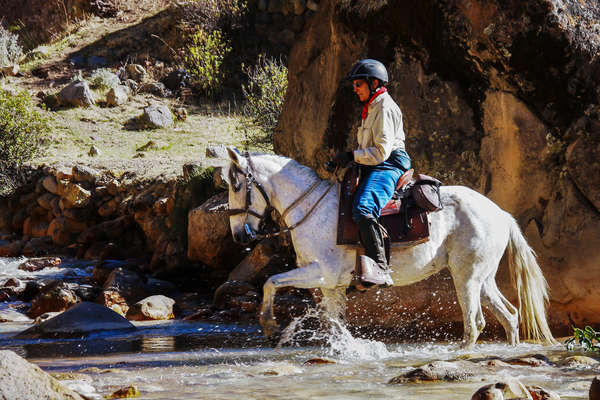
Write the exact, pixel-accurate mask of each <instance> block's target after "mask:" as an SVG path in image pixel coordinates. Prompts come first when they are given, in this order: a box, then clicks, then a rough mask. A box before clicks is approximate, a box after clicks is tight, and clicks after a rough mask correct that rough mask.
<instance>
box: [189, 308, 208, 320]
mask: <svg viewBox="0 0 600 400" xmlns="http://www.w3.org/2000/svg"><path fill="white" fill-rule="evenodd" d="M214 312H215V310H214V309H213V308H211V307H201V308H199V309H198V310H196V312H194V313H193V314H189V315H186V316H185V317H183V320H184V321H204V320H207V319H210V318H211V317H212V316H213V315H214Z"/></svg>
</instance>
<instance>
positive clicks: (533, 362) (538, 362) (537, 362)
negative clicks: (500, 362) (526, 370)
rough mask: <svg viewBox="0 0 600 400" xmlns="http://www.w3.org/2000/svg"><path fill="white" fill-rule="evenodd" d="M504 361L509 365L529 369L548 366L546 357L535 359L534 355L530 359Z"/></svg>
mask: <svg viewBox="0 0 600 400" xmlns="http://www.w3.org/2000/svg"><path fill="white" fill-rule="evenodd" d="M504 361H505V362H507V363H508V364H511V365H525V366H530V367H542V366H546V365H550V361H549V360H548V359H547V358H546V357H544V356H541V357H540V356H537V357H536V355H533V356H531V357H519V358H510V359H508V360H504Z"/></svg>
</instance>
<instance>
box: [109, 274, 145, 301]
mask: <svg viewBox="0 0 600 400" xmlns="http://www.w3.org/2000/svg"><path fill="white" fill-rule="evenodd" d="M103 289H104V290H105V291H106V290H113V291H116V292H118V293H120V294H121V296H123V298H125V299H127V302H128V303H135V302H137V301H140V300H141V299H143V298H145V297H147V296H148V293H147V291H146V285H145V282H144V280H143V278H142V276H141V275H140V274H138V273H137V272H135V271H130V270H126V269H122V268H117V269H115V270H113V271H112V272H111V273H110V275H109V276H108V278H107V279H106V282H105V283H104V286H103Z"/></svg>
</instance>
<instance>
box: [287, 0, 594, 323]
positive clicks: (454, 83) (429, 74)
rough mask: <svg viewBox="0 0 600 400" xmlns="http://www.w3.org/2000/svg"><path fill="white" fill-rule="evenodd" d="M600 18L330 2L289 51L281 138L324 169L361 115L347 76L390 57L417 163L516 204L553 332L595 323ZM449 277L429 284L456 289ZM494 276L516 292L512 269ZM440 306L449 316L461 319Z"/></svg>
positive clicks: (580, 4)
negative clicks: (365, 61)
mask: <svg viewBox="0 0 600 400" xmlns="http://www.w3.org/2000/svg"><path fill="white" fill-rule="evenodd" d="M598 20H600V5H599V4H598V3H597V2H596V1H595V0H581V1H579V0H564V1H556V0H520V1H505V2H496V1H489V0H418V1H417V0H408V1H407V0H388V1H377V2H374V1H367V0H364V1H362V0H358V1H353V2H350V1H334V0H324V1H322V2H321V4H320V10H319V12H318V13H317V14H316V15H315V17H314V18H313V19H312V21H311V22H310V24H308V26H307V27H306V28H305V30H304V33H303V36H302V37H301V40H300V41H299V42H298V43H297V44H296V46H295V47H294V48H293V49H292V54H291V56H290V63H289V64H290V70H289V79H290V82H289V89H288V94H287V99H286V102H285V105H284V109H283V112H282V115H281V118H280V123H279V127H278V132H277V133H276V137H275V144H276V150H277V151H278V152H280V153H283V154H285V155H288V156H291V157H294V158H296V159H297V160H299V161H300V162H302V163H305V164H307V165H310V166H312V167H314V168H316V169H317V170H318V171H319V172H320V173H321V174H323V175H324V174H325V172H324V170H323V169H322V165H323V163H324V161H325V160H327V159H328V158H330V157H331V155H332V154H333V152H334V151H336V150H340V149H342V148H345V147H350V146H351V139H349V138H351V137H353V133H354V131H355V129H356V124H357V123H358V120H359V119H360V117H359V115H360V104H358V103H357V102H356V100H355V99H354V95H353V94H352V91H351V88H350V87H349V85H346V84H344V81H343V78H344V76H345V74H346V73H347V72H348V71H349V69H350V67H351V66H352V64H353V62H355V61H356V60H358V59H360V58H364V57H369V58H376V59H379V60H381V61H382V62H384V63H385V64H386V65H387V66H388V71H389V73H390V81H391V82H390V84H389V89H390V91H391V94H392V97H394V99H395V100H396V101H397V102H398V104H399V105H400V108H401V109H402V111H403V114H404V123H405V129H406V133H407V138H408V139H407V147H408V151H409V153H410V154H411V156H412V157H413V161H414V165H415V167H416V168H417V169H418V170H419V171H420V172H423V173H427V174H430V175H435V176H437V177H439V178H441V179H442V180H443V181H444V183H446V184H463V185H467V186H470V187H473V188H475V189H477V190H479V191H480V192H482V193H484V194H485V195H487V196H488V197H490V198H491V199H492V200H494V201H495V202H497V203H498V204H499V205H500V206H501V207H502V208H504V209H505V210H507V211H508V212H510V213H512V214H513V216H515V218H516V219H517V221H518V222H519V223H520V225H521V227H522V229H523V230H524V232H525V234H526V236H527V238H528V240H529V243H530V244H531V245H532V246H533V247H534V249H535V250H536V252H537V253H538V256H539V262H540V265H541V266H542V268H543V270H544V272H545V275H546V278H547V279H548V282H549V284H550V289H551V307H550V311H549V317H550V323H551V325H552V327H553V328H554V332H555V333H557V334H558V333H561V332H566V331H567V330H568V329H569V328H570V326H571V324H575V325H583V324H598V323H600V317H599V315H600V289H599V287H600V285H599V284H598V283H599V280H600V278H599V277H600V256H599V255H598V253H597V251H595V249H596V248H598V246H599V245H600V223H599V222H600V192H599V190H598V187H600V181H599V180H600V178H599V177H600V163H599V162H598V157H599V156H600V119H599V118H600V113H599V111H600V107H598V106H597V104H598V103H600V91H599V90H598V89H597V82H598V78H600V63H599V62H598V59H597V57H596V54H597V53H598V50H599V49H600V24H598V23H597V21H598ZM445 280H447V277H438V278H437V281H436V280H435V279H434V280H430V281H428V283H426V284H421V285H422V287H421V289H423V288H426V290H429V289H431V290H433V289H434V288H440V290H438V294H439V295H441V296H444V297H445V298H447V299H448V300H449V301H452V300H453V299H454V298H455V297H454V294H452V293H451V292H452V291H453V288H452V285H447V284H445ZM498 281H499V284H500V286H501V289H502V290H503V291H504V292H505V293H508V294H509V296H511V297H513V298H514V293H513V294H512V295H511V290H510V289H509V288H510V282H509V278H508V274H507V273H506V268H504V267H503V268H501V271H500V274H499V275H498ZM423 285H424V286H423ZM427 288H429V289H427ZM407 290H409V291H410V290H413V289H393V290H391V291H392V292H394V293H395V294H397V297H395V299H393V300H390V302H396V303H398V301H400V302H403V300H402V299H403V293H407ZM440 292H441V293H440ZM392 297H394V296H392ZM406 301H407V302H409V301H408V300H406ZM356 302H358V303H361V300H360V299H358V300H356ZM358 303H357V304H358ZM367 303H368V302H367ZM409 303H410V304H408V303H407V307H405V308H407V309H408V311H409V312H412V313H414V314H416V313H420V312H424V311H426V310H427V309H430V308H431V307H430V303H431V299H429V298H428V299H423V301H420V302H419V301H417V300H415V298H411V300H410V302H409ZM357 304H355V305H354V306H351V311H352V309H363V306H361V305H357ZM456 311H458V310H456ZM431 312H433V311H431ZM431 312H430V313H431ZM383 314H385V313H383ZM437 314H439V313H437ZM442 314H443V315H440V316H439V321H440V323H441V324H447V323H448V322H451V321H453V320H455V319H456V312H454V313H450V314H453V315H454V316H452V315H450V314H448V312H447V309H446V311H445V312H444V313H442ZM357 315H358V314H357ZM388 315H389V314H388ZM434 315H435V313H434ZM356 320H357V321H358V322H360V318H359V317H357V318H356ZM458 320H460V317H458ZM488 320H489V318H488ZM379 322H380V323H381V324H382V325H387V326H390V325H393V324H397V323H398V321H396V320H394V321H389V320H385V319H384V318H383V317H382V318H379Z"/></svg>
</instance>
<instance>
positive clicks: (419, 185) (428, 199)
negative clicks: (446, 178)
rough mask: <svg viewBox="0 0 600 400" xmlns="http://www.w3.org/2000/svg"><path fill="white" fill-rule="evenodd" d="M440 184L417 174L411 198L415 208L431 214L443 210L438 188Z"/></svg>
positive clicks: (429, 177)
mask: <svg viewBox="0 0 600 400" xmlns="http://www.w3.org/2000/svg"><path fill="white" fill-rule="evenodd" d="M441 185H442V182H440V181H438V180H437V179H435V178H432V177H431V176H428V175H423V174H417V176H416V179H415V183H414V184H413V188H412V192H413V198H414V199H415V203H416V204H417V206H419V207H421V208H423V209H424V210H427V211H430V212H433V211H439V210H441V209H442V208H443V205H442V199H441V197H440V186H441Z"/></svg>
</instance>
